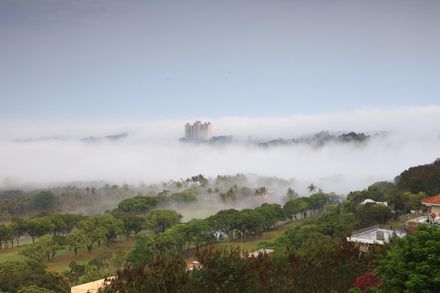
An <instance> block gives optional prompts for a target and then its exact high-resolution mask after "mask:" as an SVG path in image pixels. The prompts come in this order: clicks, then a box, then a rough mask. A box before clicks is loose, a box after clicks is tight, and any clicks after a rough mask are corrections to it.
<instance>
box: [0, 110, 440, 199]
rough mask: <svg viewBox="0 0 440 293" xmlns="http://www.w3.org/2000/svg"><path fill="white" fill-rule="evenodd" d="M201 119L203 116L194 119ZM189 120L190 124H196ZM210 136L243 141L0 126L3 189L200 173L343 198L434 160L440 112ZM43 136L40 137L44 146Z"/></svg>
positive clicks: (285, 123)
mask: <svg viewBox="0 0 440 293" xmlns="http://www.w3.org/2000/svg"><path fill="white" fill-rule="evenodd" d="M196 118H197V119H200V120H204V119H203V117H196ZM193 120H196V119H192V120H188V121H190V122H193ZM205 120H209V121H211V122H212V123H213V125H214V131H213V135H215V136H220V135H233V136H234V137H235V138H238V139H241V140H242V141H243V143H233V144H227V145H221V146H212V145H206V144H199V145H197V144H184V143H180V142H179V141H178V139H179V138H180V137H182V136H183V134H184V132H183V129H184V123H185V122H186V121H183V120H182V121H177V120H174V121H170V120H168V121H147V122H144V123H130V124H129V123H126V124H122V123H121V124H117V123H114V122H110V123H100V124H98V123H77V124H65V125H56V126H54V125H42V124H40V125H36V126H29V125H21V126H20V125H3V126H1V127H0V134H1V138H0V188H13V187H19V186H24V185H27V184H36V185H38V186H40V187H44V186H45V185H48V184H55V183H56V184H58V183H63V182H65V183H67V182H75V181H96V180H104V181H107V182H111V183H115V184H120V183H123V182H126V183H130V184H137V183H141V182H144V183H155V182H159V181H167V180H169V179H180V178H186V177H189V176H192V175H196V174H199V173H201V174H204V175H205V176H211V177H215V176H217V175H218V174H224V175H227V174H235V173H254V174H259V175H264V176H277V177H282V178H286V179H290V178H293V179H295V182H296V186H293V187H294V188H295V189H296V190H297V191H298V192H300V193H302V192H305V190H306V186H307V185H308V184H310V183H312V182H313V183H314V184H315V185H317V186H319V187H321V188H322V189H323V190H324V191H328V192H331V191H334V192H339V193H345V192H348V191H350V190H355V189H362V188H365V187H366V186H367V185H369V184H371V183H373V182H375V181H379V180H393V178H394V176H396V175H398V174H399V173H400V172H401V171H403V170H404V169H407V168H408V167H410V166H414V165H418V164H424V163H430V162H432V161H434V160H435V159H436V158H438V157H440V106H431V107H419V108H399V109H393V110H383V109H368V110H363V111H358V112H351V113H342V114H331V115H330V114H329V115H311V116H292V117H285V118H241V117H235V118H220V119H205ZM323 130H326V131H331V132H338V133H339V132H350V131H355V132H367V133H369V134H374V133H378V132H386V135H384V136H377V137H374V138H373V139H371V140H369V141H368V142H367V143H365V144H360V145H359V144H355V143H345V144H341V143H331V144H326V145H324V146H323V147H318V148H316V147H311V146H309V145H307V144H300V145H287V146H276V147H270V148H262V147H258V146H256V145H252V144H247V143H245V141H246V140H247V139H248V138H249V137H252V138H253V139H265V140H268V139H275V138H296V137H300V136H303V135H310V134H314V133H317V132H320V131H323ZM120 133H128V136H127V137H126V138H124V139H121V140H118V141H98V142H95V143H87V142H84V141H81V139H82V138H87V137H90V136H94V137H103V136H107V135H114V134H120ZM41 138H43V139H41Z"/></svg>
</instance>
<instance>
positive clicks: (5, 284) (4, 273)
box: [0, 262, 70, 293]
mask: <svg viewBox="0 0 440 293" xmlns="http://www.w3.org/2000/svg"><path fill="white" fill-rule="evenodd" d="M31 285H33V286H37V287H40V288H45V289H48V290H52V291H54V292H60V293H62V292H70V282H69V280H68V279H67V278H66V277H65V276H64V275H62V274H59V273H54V272H49V271H46V270H45V266H44V265H43V264H41V263H36V262H5V263H0V290H3V291H5V292H17V291H18V290H19V289H21V288H25V287H28V286H31ZM43 292H44V291H43Z"/></svg>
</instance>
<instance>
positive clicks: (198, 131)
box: [185, 120, 212, 141]
mask: <svg viewBox="0 0 440 293" xmlns="http://www.w3.org/2000/svg"><path fill="white" fill-rule="evenodd" d="M211 133H212V124H211V122H204V123H202V121H199V120H198V121H196V122H194V123H193V124H192V125H191V124H190V123H186V124H185V139H186V140H191V141H202V140H207V139H209V138H210V137H211Z"/></svg>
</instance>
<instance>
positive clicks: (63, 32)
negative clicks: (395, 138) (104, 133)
mask: <svg viewBox="0 0 440 293" xmlns="http://www.w3.org/2000/svg"><path fill="white" fill-rule="evenodd" d="M439 15H440V1H438V0H432V1H429V0H423V1H422V0H413V1H406V0H393V1H392V0H388V1H387V0H383V1H374V0H370V1H366V0H365V1H356V0H347V1H329V0H320V1H318V0H316V1H313V0H307V1H306V0H302V1H300V0H298V1H294V0H291V1H289V0H266V1H263V0H233V1H232V0H231V1H228V0H223V1H208V0H199V1H196V0H186V1H182V0H175V1H168V0H160V1H140V0H139V1H125V0H124V1H116V0H105V1H104V0H99V1H90V0H38V1H36V0H27V1H25V0H0V122H2V121H3V122H4V121H13V122H16V121H53V120H65V121H78V120H81V121H86V120H103V121H104V120H107V121H108V120H117V121H126V120H130V121H133V120H139V119H189V118H197V117H199V116H203V117H214V118H215V117H223V116H251V117H262V116H271V117H277V116H287V115H293V114H311V113H331V112H339V111H343V112H347V111H352V110H356V109H364V108H369V107H382V108H394V107H396V106H414V105H417V106H423V105H435V104H437V105H438V104H439V103H440V86H439V85H440V53H439V52H440V17H439Z"/></svg>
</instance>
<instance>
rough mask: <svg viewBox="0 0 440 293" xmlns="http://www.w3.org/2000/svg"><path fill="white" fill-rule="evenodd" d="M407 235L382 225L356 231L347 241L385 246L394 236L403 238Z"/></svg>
mask: <svg viewBox="0 0 440 293" xmlns="http://www.w3.org/2000/svg"><path fill="white" fill-rule="evenodd" d="M405 235H406V233H405V232H403V231H400V230H392V229H388V228H385V227H383V226H381V225H374V226H371V227H367V228H364V229H361V230H357V231H354V232H353V233H352V235H351V236H350V237H347V241H350V242H360V243H365V244H380V245H383V244H385V243H387V242H389V241H390V240H391V238H392V237H394V236H397V237H400V238H402V237H405Z"/></svg>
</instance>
